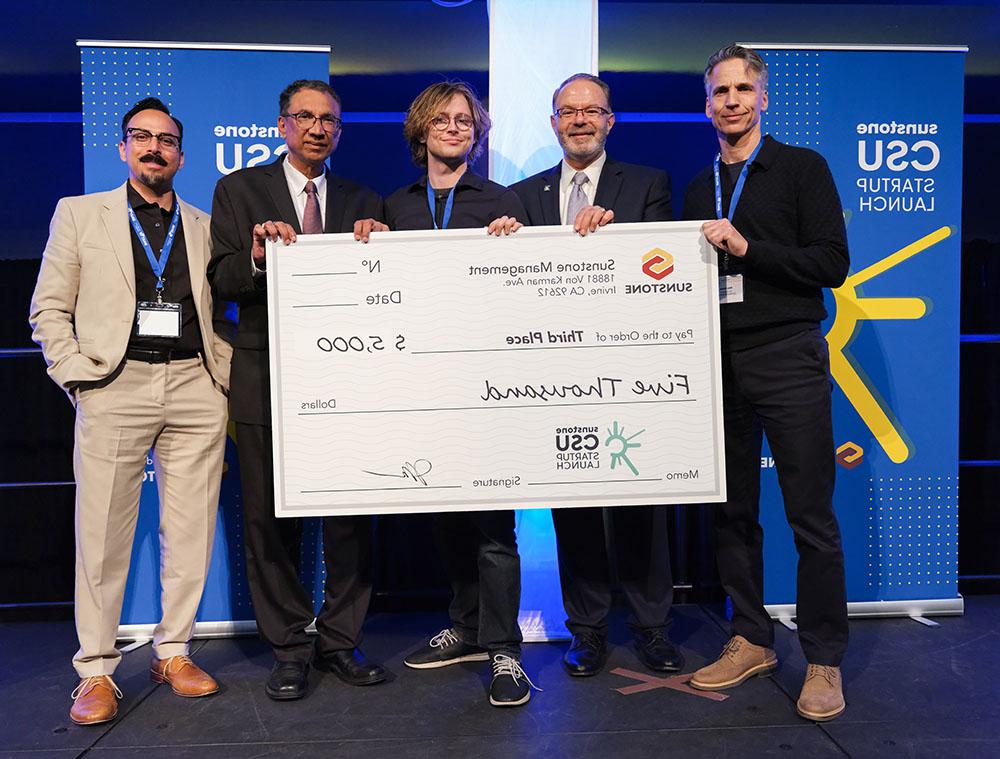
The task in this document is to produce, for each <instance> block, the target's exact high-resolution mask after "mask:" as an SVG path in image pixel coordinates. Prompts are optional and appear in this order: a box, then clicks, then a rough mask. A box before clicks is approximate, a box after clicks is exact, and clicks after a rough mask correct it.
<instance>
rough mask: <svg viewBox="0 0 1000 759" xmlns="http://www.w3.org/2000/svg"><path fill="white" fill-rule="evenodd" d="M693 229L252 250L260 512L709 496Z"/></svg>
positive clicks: (703, 323)
mask: <svg viewBox="0 0 1000 759" xmlns="http://www.w3.org/2000/svg"><path fill="white" fill-rule="evenodd" d="M699 227H700V223H699V222H663V223H655V224H612V225H609V226H608V227H605V228H603V229H601V230H599V231H598V232H597V233H596V234H593V235H588V236H587V237H585V238H581V237H579V236H578V235H575V234H573V232H572V231H571V230H570V228H568V227H536V228H525V229H522V230H520V231H519V232H517V233H516V234H514V235H512V236H510V237H507V238H490V237H487V235H486V233H485V230H478V229H477V230H447V231H429V232H389V233H382V234H375V235H373V236H372V241H371V242H370V243H369V244H367V245H362V244H361V243H358V242H356V241H355V240H354V239H353V235H351V234H342V235H314V236H302V237H300V238H299V241H298V242H297V243H294V244H293V245H291V246H287V247H286V246H283V245H281V244H270V243H269V246H268V251H267V261H268V272H267V277H268V308H269V315H270V357H271V407H272V424H273V435H274V474H275V477H274V480H275V503H276V513H277V514H278V515H279V516H317V515H335V514H383V513H401V512H420V511H466V510H476V509H494V508H515V507H516V508H532V507H550V506H568V507H582V506H601V505H627V504H636V505H637V504H664V503H704V502H712V501H722V500H724V499H725V476H724V473H725V466H724V458H723V456H724V454H723V433H722V391H721V371H720V365H719V324H718V313H719V311H718V298H719V291H718V281H717V268H716V265H715V256H714V255H713V254H711V252H710V249H709V248H708V246H707V244H706V243H705V242H704V240H703V239H702V238H701V235H700V231H699ZM657 251H658V252H657ZM663 253H669V255H670V256H672V259H673V269H672V270H671V271H668V272H666V269H668V268H669V265H670V261H669V257H666V256H664V255H663ZM665 272H666V273H665Z"/></svg>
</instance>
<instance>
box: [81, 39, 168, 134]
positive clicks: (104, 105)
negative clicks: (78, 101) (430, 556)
mask: <svg viewBox="0 0 1000 759" xmlns="http://www.w3.org/2000/svg"><path fill="white" fill-rule="evenodd" d="M80 58H81V61H80V63H81V71H82V72H83V80H82V81H83V146H84V148H87V147H90V148H102V147H103V148H110V147H114V146H115V145H117V144H118V143H119V142H120V141H121V136H122V134H121V118H122V116H123V115H125V113H126V112H127V111H128V109H129V108H131V107H132V106H133V105H135V104H136V103H137V102H138V101H139V100H142V99H143V98H144V97H158V98H159V99H160V100H162V101H163V102H164V103H165V104H166V105H167V107H168V108H169V107H170V104H171V101H172V100H173V94H174V92H173V70H172V67H173V60H172V58H173V53H172V52H171V51H170V50H157V49H153V48H112V47H84V48H81V49H80Z"/></svg>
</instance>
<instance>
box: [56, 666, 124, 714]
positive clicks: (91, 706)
mask: <svg viewBox="0 0 1000 759" xmlns="http://www.w3.org/2000/svg"><path fill="white" fill-rule="evenodd" d="M121 697H122V692H121V691H120V690H118V686H117V685H115V683H114V681H113V680H112V679H111V677H110V676H108V675H97V676H96V677H85V678H83V679H82V680H80V684H79V685H77V686H76V688H74V689H73V694H72V699H73V706H72V708H71V709H70V710H69V718H70V719H71V720H73V721H74V722H75V723H76V724H78V725H99V724H100V723H102V722H110V721H111V720H113V719H114V718H115V717H117V716H118V699H119V698H121Z"/></svg>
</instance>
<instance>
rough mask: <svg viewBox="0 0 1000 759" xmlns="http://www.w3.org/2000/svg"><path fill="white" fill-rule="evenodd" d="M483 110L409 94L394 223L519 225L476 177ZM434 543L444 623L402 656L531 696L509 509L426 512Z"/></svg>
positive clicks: (390, 215)
mask: <svg viewBox="0 0 1000 759" xmlns="http://www.w3.org/2000/svg"><path fill="white" fill-rule="evenodd" d="M489 131H490V116H489V114H488V113H487V112H486V109H485V108H484V107H483V104H482V103H480V102H479V98H477V97H476V94H475V92H474V91H473V90H472V88H471V87H470V86H469V85H468V84H466V83H465V82H438V83H437V84H432V85H431V86H430V87H427V88H426V89H425V90H424V91H423V92H421V93H420V94H419V95H417V97H416V98H415V99H414V101H413V103H412V104H411V105H410V109H409V110H408V111H407V113H406V120H405V121H404V122H403V134H404V136H405V137H406V141H407V142H408V143H409V146H410V155H411V156H412V158H413V162H414V163H415V164H416V165H417V166H418V167H420V168H421V169H423V172H422V175H421V177H420V178H419V179H418V180H417V181H416V182H414V183H412V184H409V185H406V186H404V187H401V188H400V189H398V190H397V191H396V192H394V193H392V195H390V196H389V197H388V198H386V201H385V210H386V222H387V223H388V225H389V227H391V228H392V229H410V230H412V229H475V228H480V229H482V230H483V235H484V239H485V236H486V235H487V234H490V235H496V236H501V235H509V234H512V233H514V232H516V231H517V230H518V229H519V228H520V227H521V222H520V221H518V219H520V218H523V217H524V208H522V206H521V202H520V201H519V200H518V199H517V195H515V194H514V193H513V192H511V191H510V190H508V189H507V188H506V187H503V186H502V185H498V184H496V183H495V182H491V181H489V180H488V179H483V178H482V177H481V176H479V175H478V174H476V173H475V172H474V171H473V170H472V168H471V164H472V163H473V162H474V161H475V160H476V158H477V157H478V156H479V155H480V154H481V153H482V151H483V146H484V145H485V144H486V136H487V135H488V134H489ZM434 524H435V528H436V532H437V537H438V547H439V551H440V553H441V556H442V559H443V560H444V564H445V567H446V570H447V573H448V577H449V579H450V580H451V586H452V593H453V595H452V601H451V605H450V606H449V608H448V612H449V616H450V617H451V627H449V628H446V629H444V630H442V631H441V632H439V633H438V634H437V635H434V636H433V637H431V638H430V639H429V640H428V641H427V643H426V644H424V645H423V646H422V647H420V648H419V649H418V650H416V651H414V652H413V653H411V654H410V655H409V656H407V657H406V659H404V662H403V663H404V664H405V665H406V666H407V667H410V668H412V669H437V668H439V667H445V666H449V665H452V664H458V663H460V662H471V661H489V662H490V664H491V667H492V671H493V676H492V680H491V682H490V692H489V700H490V704H492V705H493V706H501V707H508V706H520V705H522V704H526V703H528V700H529V699H530V698H531V681H530V680H529V679H528V676H527V675H526V674H525V672H524V670H523V669H522V668H521V628H520V627H519V626H518V623H517V615H518V608H519V606H520V602H521V559H520V556H519V555H518V552H517V538H516V536H515V534H514V512H513V511H510V510H509V509H504V510H497V511H474V512H467V513H442V514H435V515H434Z"/></svg>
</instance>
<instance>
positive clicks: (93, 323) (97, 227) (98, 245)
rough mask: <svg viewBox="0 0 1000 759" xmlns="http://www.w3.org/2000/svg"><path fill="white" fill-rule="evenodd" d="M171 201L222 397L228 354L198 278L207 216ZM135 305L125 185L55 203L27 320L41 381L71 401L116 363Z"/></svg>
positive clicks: (206, 244) (207, 251)
mask: <svg viewBox="0 0 1000 759" xmlns="http://www.w3.org/2000/svg"><path fill="white" fill-rule="evenodd" d="M178 202H179V203H180V206H181V219H182V221H183V228H184V243H185V246H186V247H187V256H188V270H189V272H190V274H191V294H192V296H193V298H194V303H195V310H196V311H197V312H198V325H199V327H200V328H201V337H202V344H203V346H204V355H205V366H206V367H207V368H208V371H209V373H210V374H211V376H212V379H213V380H214V381H215V382H216V383H217V384H218V385H219V386H220V387H221V388H222V389H223V390H224V391H226V392H228V390H229V361H230V358H231V356H232V352H233V350H232V348H231V347H230V346H229V344H228V343H226V342H225V341H224V340H222V339H221V338H220V337H219V336H218V335H216V334H215V330H214V329H213V326H212V293H211V289H210V288H209V286H208V282H207V280H206V278H205V271H206V269H207V267H208V260H209V258H210V256H211V253H212V250H211V237H210V235H209V215H208V214H207V213H205V212H204V211H201V210H199V209H197V208H195V207H194V206H191V205H188V204H187V203H185V202H184V201H182V200H180V198H178ZM248 266H249V264H248ZM135 304H136V296H135V263H134V259H133V257H132V238H131V231H130V226H129V221H128V201H127V196H126V192H125V185H124V184H123V185H122V186H121V187H119V188H117V189H115V190H110V191H108V192H95V193H91V194H89V195H79V196H77V197H72V198H63V199H62V200H60V201H59V203H58V204H57V205H56V210H55V213H54V214H53V215H52V223H51V224H50V226H49V241H48V243H47V244H46V246H45V252H44V253H43V254H42V266H41V270H40V271H39V273H38V282H37V284H36V285H35V292H34V295H33V296H32V298H31V314H30V316H29V317H28V321H29V322H30V324H31V328H32V330H33V332H32V338H33V339H34V341H35V342H36V343H38V344H39V345H40V346H41V347H42V355H43V356H44V357H45V363H46V364H48V372H49V376H51V377H52V379H53V380H55V381H56V382H57V383H58V384H59V385H60V386H61V387H62V388H63V389H64V390H66V392H67V393H68V394H69V395H70V397H71V398H72V397H73V390H74V388H75V387H76V386H77V385H79V384H80V383H81V382H95V381H99V380H102V379H104V378H105V377H107V376H108V375H110V374H111V373H112V372H114V371H115V369H117V368H118V366H119V365H120V364H121V362H122V358H123V357H124V356H125V350H126V348H127V347H128V341H129V337H130V335H131V334H132V328H133V327H132V325H133V324H134V323H135Z"/></svg>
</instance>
